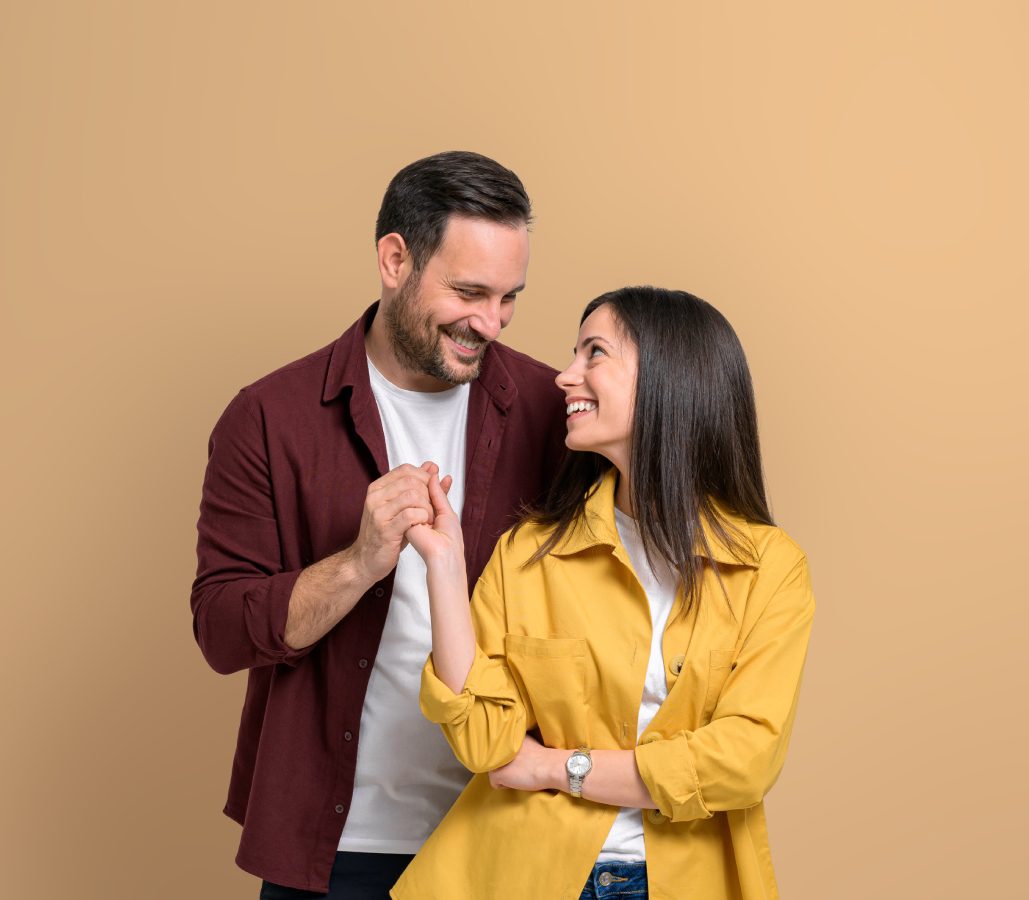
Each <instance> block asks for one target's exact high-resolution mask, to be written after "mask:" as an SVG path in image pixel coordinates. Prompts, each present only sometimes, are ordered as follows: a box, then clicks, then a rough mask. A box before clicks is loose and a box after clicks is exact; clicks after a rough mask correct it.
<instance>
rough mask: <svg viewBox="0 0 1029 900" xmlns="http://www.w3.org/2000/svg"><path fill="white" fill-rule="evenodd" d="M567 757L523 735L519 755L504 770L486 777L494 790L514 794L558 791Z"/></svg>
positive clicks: (496, 770) (497, 770)
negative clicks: (502, 790) (502, 789)
mask: <svg viewBox="0 0 1029 900" xmlns="http://www.w3.org/2000/svg"><path fill="white" fill-rule="evenodd" d="M568 753H569V751H567V750H551V749H550V748H548V747H544V746H543V745H542V744H541V743H540V742H539V741H537V740H536V739H535V738H532V737H529V735H526V736H525V740H523V741H522V747H521V749H520V750H519V751H518V755H517V756H516V757H515V758H514V759H512V760H511V762H509V763H508V764H507V765H506V766H501V767H500V768H499V769H494V770H493V771H492V772H490V773H489V783H490V784H491V785H492V786H493V787H495V788H512V789H514V790H516V791H546V790H560V789H561V784H562V779H563V778H564V775H563V773H564V760H565V758H566V757H567V756H568Z"/></svg>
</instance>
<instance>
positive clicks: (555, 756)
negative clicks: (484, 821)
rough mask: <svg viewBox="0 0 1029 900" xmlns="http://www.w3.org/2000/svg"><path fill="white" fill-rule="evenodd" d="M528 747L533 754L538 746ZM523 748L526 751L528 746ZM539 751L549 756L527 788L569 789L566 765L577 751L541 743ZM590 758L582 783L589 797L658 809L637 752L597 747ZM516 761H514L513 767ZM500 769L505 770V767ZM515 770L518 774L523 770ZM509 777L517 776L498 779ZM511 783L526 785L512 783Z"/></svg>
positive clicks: (614, 803)
mask: <svg viewBox="0 0 1029 900" xmlns="http://www.w3.org/2000/svg"><path fill="white" fill-rule="evenodd" d="M533 743H535V742H533ZM536 746H537V747H538V746H539V745H536ZM528 749H529V754H532V753H533V751H535V749H536V748H535V747H530V748H528ZM522 752H523V753H525V752H526V750H525V748H523V751H522ZM538 752H541V753H543V754H545V759H543V760H540V761H539V762H538V763H537V771H540V772H541V774H540V775H539V776H538V781H537V782H536V783H532V782H529V783H528V784H525V785H524V786H523V790H524V789H530V790H541V789H546V788H550V789H556V790H559V791H564V792H565V793H568V792H569V786H568V772H567V770H566V769H565V763H566V762H567V760H568V757H569V756H571V754H572V752H573V751H572V750H553V749H550V748H546V747H540V748H539V751H538ZM520 755H521V754H520ZM590 758H591V759H592V760H593V768H592V769H591V770H590V773H589V774H588V775H587V776H586V778H585V779H584V780H583V783H582V796H583V797H584V798H585V799H587V800H593V801H595V802H597V803H606V804H607V805H608V806H625V807H629V808H631V809H657V804H656V803H655V802H654V799H653V798H652V797H651V796H650V791H649V790H647V786H646V784H644V782H643V779H642V778H641V777H640V770H639V768H638V767H637V765H636V754H635V753H634V752H633V751H632V750H593V751H592V752H591V753H590ZM526 764H527V765H532V759H531V756H530V758H529V759H527V760H526ZM514 765H515V764H512V767H513V766H514ZM499 771H500V772H501V773H503V772H504V770H503V769H501V770H499ZM512 774H513V775H515V777H518V776H520V774H521V773H520V772H517V773H512ZM508 779H510V780H512V781H513V780H514V779H513V778H510V776H508V778H505V777H504V776H503V775H502V776H501V778H500V779H498V780H499V781H500V783H502V784H503V783H504V781H506V780H508ZM511 786H522V785H517V784H512V785H511Z"/></svg>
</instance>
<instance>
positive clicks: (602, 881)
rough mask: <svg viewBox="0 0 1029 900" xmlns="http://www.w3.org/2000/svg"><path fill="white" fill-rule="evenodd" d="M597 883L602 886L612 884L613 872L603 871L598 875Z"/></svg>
mask: <svg viewBox="0 0 1029 900" xmlns="http://www.w3.org/2000/svg"><path fill="white" fill-rule="evenodd" d="M597 884H599V885H600V886H601V887H607V886H608V885H610V884H611V873H610V872H601V873H600V875H599V876H597Z"/></svg>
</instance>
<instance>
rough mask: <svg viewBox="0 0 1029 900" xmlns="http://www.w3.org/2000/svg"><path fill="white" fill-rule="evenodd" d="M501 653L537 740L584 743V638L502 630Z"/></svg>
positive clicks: (565, 744) (557, 743)
mask: <svg viewBox="0 0 1029 900" xmlns="http://www.w3.org/2000/svg"><path fill="white" fill-rule="evenodd" d="M504 651H505V653H506V654H507V662H508V666H509V667H510V669H511V672H512V673H513V674H514V676H515V678H516V679H517V681H518V682H519V683H520V684H519V687H520V688H521V690H522V693H523V695H524V696H525V697H526V699H527V700H528V702H529V704H530V705H531V706H532V712H533V715H534V717H535V719H536V722H537V724H538V726H539V730H540V737H541V738H542V739H543V743H544V744H545V745H546V746H548V747H558V748H561V749H564V750H570V749H573V748H575V747H578V746H580V745H586V746H588V745H589V727H588V719H587V710H586V655H587V652H588V648H587V645H586V641H585V640H584V639H583V638H538V637H529V636H528V635H523V634H507V635H505V636H504Z"/></svg>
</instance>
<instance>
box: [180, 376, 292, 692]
mask: <svg viewBox="0 0 1029 900" xmlns="http://www.w3.org/2000/svg"><path fill="white" fill-rule="evenodd" d="M249 404H250V400H249V398H248V396H247V394H246V391H241V392H240V393H239V394H237V396H236V397H235V399H233V401H232V402H231V403H230V404H229V406H228V407H227V408H226V410H225V412H224V413H223V414H222V416H221V418H220V419H219V420H218V423H217V425H215V427H214V431H213V432H212V434H211V440H210V444H209V454H208V462H207V473H206V475H205V477H204V489H203V495H202V497H201V501H200V519H199V521H198V522H197V577H196V580H195V581H194V582H193V591H192V596H191V598H190V605H191V607H192V610H193V632H194V635H195V637H196V640H197V643H198V644H199V645H200V649H201V651H202V652H203V654H204V657H205V658H206V659H207V661H208V663H209V664H210V666H211V667H212V668H213V669H214V670H215V671H216V672H220V673H223V674H228V673H231V672H237V671H239V670H241V669H248V668H253V667H255V666H262V665H273V664H275V663H288V664H291V665H295V664H296V663H297V662H298V661H299V660H300V659H301V658H302V657H303V656H305V655H306V654H307V653H309V652H310V650H311V648H310V647H305V648H301V649H294V648H292V647H289V646H288V645H287V644H286V642H285V631H286V619H287V616H288V614H289V602H290V597H291V595H292V593H293V587H294V585H295V584H296V581H297V578H298V577H299V576H300V572H301V570H300V569H296V570H289V571H283V568H284V567H283V564H282V547H281V544H280V541H279V531H278V520H277V519H276V514H275V503H274V500H273V497H272V488H271V477H270V474H269V468H268V461H267V455H266V451H265V438H264V433H263V430H262V428H261V424H260V421H259V419H258V417H257V415H256V414H255V413H254V412H253V410H252V409H251V408H250V405H249Z"/></svg>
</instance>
